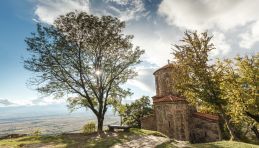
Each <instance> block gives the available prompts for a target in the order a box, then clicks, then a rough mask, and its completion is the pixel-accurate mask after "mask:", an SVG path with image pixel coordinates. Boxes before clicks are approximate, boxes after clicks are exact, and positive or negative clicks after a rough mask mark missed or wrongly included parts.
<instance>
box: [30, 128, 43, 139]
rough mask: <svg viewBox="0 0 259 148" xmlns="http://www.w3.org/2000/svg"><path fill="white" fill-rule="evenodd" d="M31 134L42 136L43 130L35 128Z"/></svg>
mask: <svg viewBox="0 0 259 148" xmlns="http://www.w3.org/2000/svg"><path fill="white" fill-rule="evenodd" d="M30 135H31V136H33V137H40V136H41V135H42V132H41V129H39V128H38V129H33V130H32V131H31V132H30Z"/></svg>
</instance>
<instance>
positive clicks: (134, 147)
mask: <svg viewBox="0 0 259 148" xmlns="http://www.w3.org/2000/svg"><path fill="white" fill-rule="evenodd" d="M166 141H169V139H168V138H165V137H157V136H153V135H149V136H142V137H137V138H136V139H133V140H131V141H128V142H125V143H122V144H116V145H114V146H113V147H112V148H154V147H156V146H157V145H159V144H162V143H164V142H166Z"/></svg>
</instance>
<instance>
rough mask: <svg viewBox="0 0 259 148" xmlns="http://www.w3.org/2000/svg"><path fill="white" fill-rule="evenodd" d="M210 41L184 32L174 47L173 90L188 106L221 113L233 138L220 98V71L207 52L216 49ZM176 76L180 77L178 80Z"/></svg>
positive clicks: (206, 37)
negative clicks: (196, 106) (174, 73)
mask: <svg viewBox="0 0 259 148" xmlns="http://www.w3.org/2000/svg"><path fill="white" fill-rule="evenodd" d="M211 39H212V36H209V35H208V33H207V32H204V33H201V34H198V33H197V32H190V31H186V32H185V34H184V38H183V39H182V40H181V44H178V45H175V46H174V48H173V55H174V60H175V64H176V65H177V66H176V67H177V69H176V70H177V71H178V72H177V73H178V75H177V76H176V78H174V79H175V80H176V81H175V82H176V84H175V85H176V86H175V87H176V88H177V89H178V91H179V92H180V93H181V94H182V95H184V96H185V97H186V98H187V99H188V100H189V101H190V102H191V103H193V104H195V103H199V104H202V105H205V106H208V107H210V108H212V109H213V110H214V111H216V112H218V113H220V115H221V116H222V118H223V119H224V121H225V123H226V125H227V128H228V130H229V133H230V135H231V139H236V136H235V133H234V129H233V127H232V126H231V123H230V120H229V117H228V116H227V114H226V111H225V109H224V106H225V105H226V101H225V99H224V98H222V91H221V89H220V82H221V81H220V77H222V71H219V70H218V69H217V68H215V65H214V64H212V63H210V62H209V52H210V51H211V50H213V49H215V47H214V45H213V44H212V43H211ZM173 77H174V76H173ZM177 77H181V78H180V79H177Z"/></svg>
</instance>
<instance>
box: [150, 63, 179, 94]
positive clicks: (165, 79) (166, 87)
mask: <svg viewBox="0 0 259 148" xmlns="http://www.w3.org/2000/svg"><path fill="white" fill-rule="evenodd" d="M173 74H174V73H173V71H172V68H170V67H168V68H165V69H161V70H159V71H157V72H156V73H155V81H156V95H157V96H166V95H176V91H175V90H174V89H173V80H172V75H173Z"/></svg>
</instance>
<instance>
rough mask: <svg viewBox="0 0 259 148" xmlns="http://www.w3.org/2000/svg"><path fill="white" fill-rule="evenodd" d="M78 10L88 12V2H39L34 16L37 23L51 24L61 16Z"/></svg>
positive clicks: (68, 0)
mask: <svg viewBox="0 0 259 148" xmlns="http://www.w3.org/2000/svg"><path fill="white" fill-rule="evenodd" d="M74 10H79V11H86V12H90V10H89V1H88V0H39V1H38V4H37V6H36V10H35V14H36V16H37V17H38V19H39V21H41V22H44V23H48V24H52V23H53V22H54V20H55V19H56V18H57V17H58V16H59V15H62V14H65V13H68V12H70V11H74Z"/></svg>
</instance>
